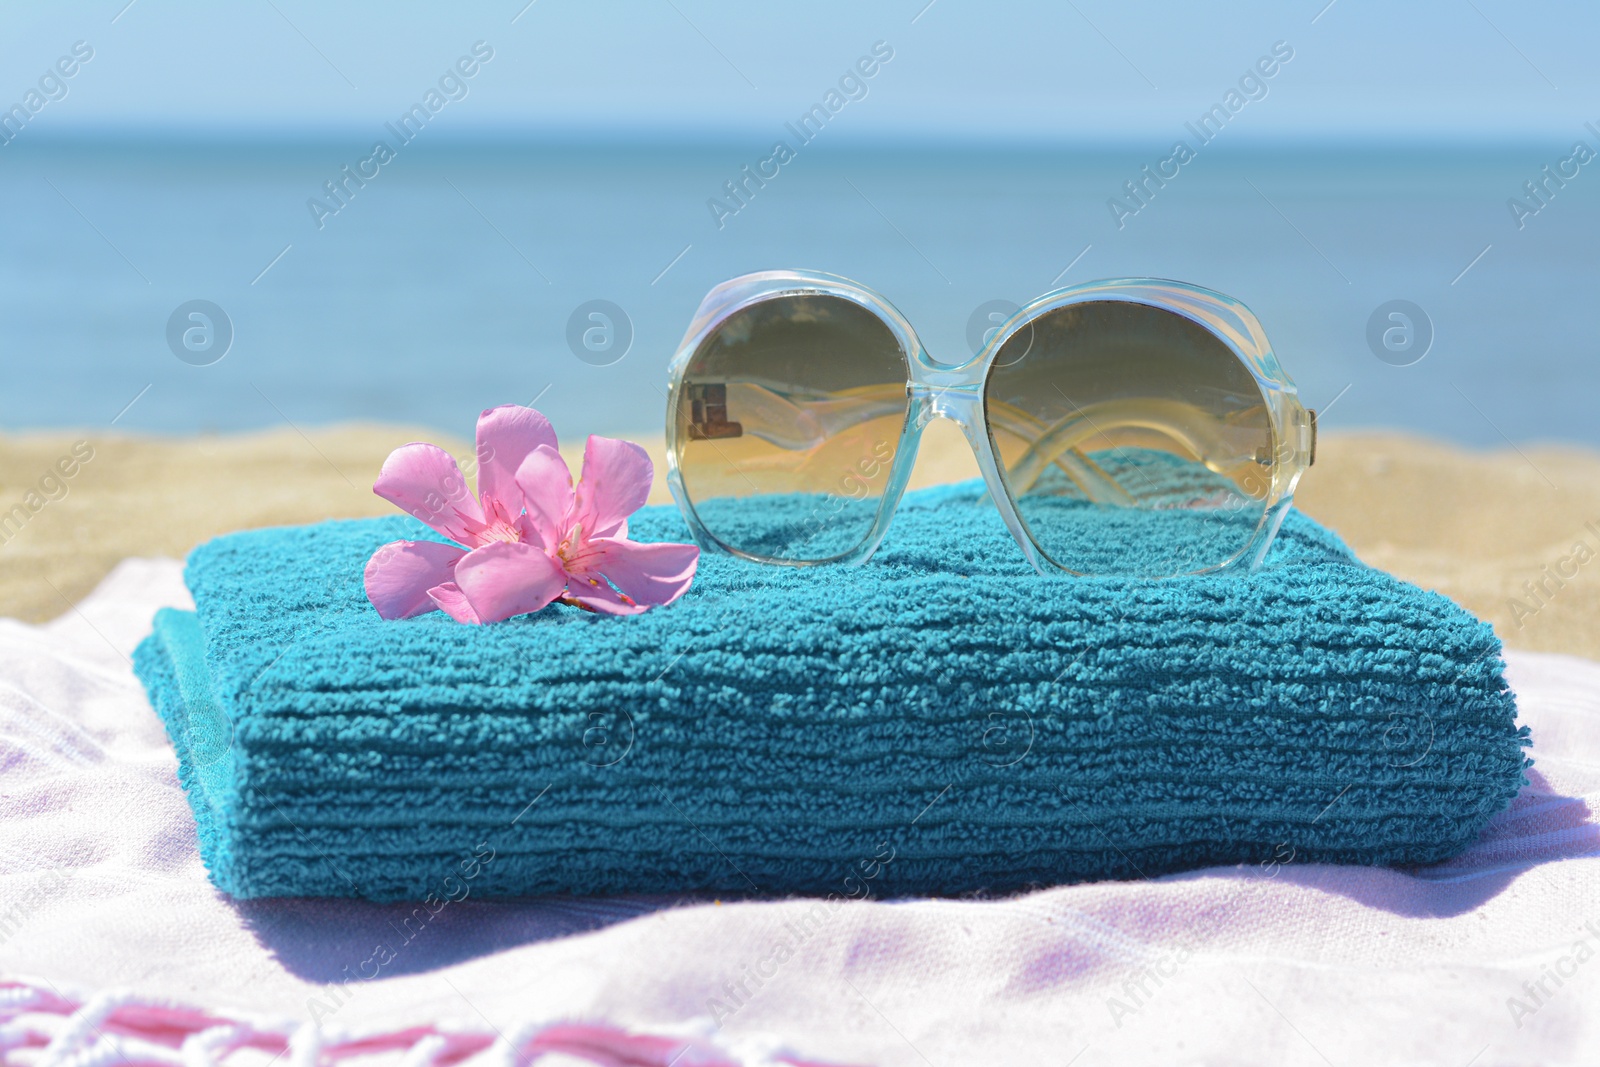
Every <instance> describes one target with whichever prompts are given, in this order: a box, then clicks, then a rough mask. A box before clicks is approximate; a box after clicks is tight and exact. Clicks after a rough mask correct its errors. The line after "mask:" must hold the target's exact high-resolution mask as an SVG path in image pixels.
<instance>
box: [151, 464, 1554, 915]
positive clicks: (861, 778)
mask: <svg viewBox="0 0 1600 1067" xmlns="http://www.w3.org/2000/svg"><path fill="white" fill-rule="evenodd" d="M631 529H632V536H633V537H635V538H636V539H639V540H647V541H648V540H681V539H682V538H683V536H684V531H683V524H682V520H681V519H680V518H679V516H678V515H677V513H676V511H675V510H673V509H671V508H647V509H645V510H643V511H641V512H639V513H638V514H637V515H636V516H635V517H634V520H633V522H632V523H631ZM433 536H434V535H433V534H431V533H430V532H429V531H427V530H426V529H425V528H424V527H423V526H422V525H421V524H419V523H417V522H415V521H414V520H412V519H409V518H404V517H396V518H392V519H366V520H347V521H337V522H326V523H322V524H320V525H316V526H308V527H299V528H285V529H273V530H257V531H250V532H246V533H237V534H230V535H228V536H226V537H222V538H219V539H217V540H215V541H212V542H209V543H207V544H205V545H202V546H201V547H199V548H197V549H195V551H194V553H193V554H192V555H191V556H190V558H189V564H188V570H187V572H186V573H187V580H188V583H189V587H190V589H191V590H192V591H193V593H194V598H195V603H196V607H197V610H196V612H194V613H188V612H181V611H173V610H163V611H162V612H161V613H160V614H159V615H158V616H157V617H156V623H155V630H154V632H153V633H152V634H151V635H150V637H148V638H147V639H146V640H145V641H144V643H143V644H141V645H140V646H139V649H138V651H137V653H136V655H135V667H136V669H137V671H138V674H139V676H140V678H142V679H143V681H144V683H145V685H146V687H147V688H148V690H149V693H150V698H151V701H152V703H153V704H154V705H155V708H156V710H157V712H158V713H159V714H160V715H161V717H162V719H163V720H164V721H165V722H166V725H167V729H168V731H169V733H170V734H171V736H172V739H173V742H174V745H175V747H176V749H177V753H178V759H179V767H180V776H181V778H182V782H183V785H184V788H185V789H186V790H187V791H188V795H189V799H190V802H191V804H192V805H193V807H194V811H195V817H196V820H197V822H198V824H199V831H200V847H201V853H202V855H203V856H204V859H205V862H206V865H207V868H208V869H209V871H210V872H211V877H212V879H213V881H214V882H215V883H216V884H217V886H218V887H219V888H221V889H223V890H225V891H226V892H228V893H230V894H232V895H234V896H236V897H264V896H309V895H338V896H360V897H370V898H374V899H401V898H413V899H419V898H423V897H426V896H438V897H448V896H454V895H455V894H456V893H458V892H463V893H464V892H472V893H474V894H479V895H482V894H484V893H498V894H534V893H581V894H612V893H679V892H687V891H692V890H703V891H709V892H720V893H725V894H750V893H762V894H784V893H818V894H821V893H838V894H841V895H845V896H858V895H864V894H866V893H869V892H870V893H872V894H873V895H876V896H884V895H897V894H921V893H936V894H949V893H965V892H970V891H979V890H988V891H1004V890H1010V889H1016V888H1019V887H1024V886H1029V885H1034V884H1042V883H1057V882H1068V881H1076V880H1083V879H1093V878H1109V877H1138V876H1141V875H1156V874H1160V873H1163V872H1170V871H1177V870H1182V869H1188V868H1195V867H1201V866H1206V865H1212V864H1234V863H1262V864H1268V865H1276V864H1280V863H1285V862H1305V861H1316V862H1335V863H1361V864H1402V863H1426V862H1430V861H1435V860H1440V859H1443V858H1445V857H1447V856H1450V855H1451V854H1453V853H1455V852H1457V851H1459V850H1460V849H1462V848H1463V847H1465V846H1466V845H1467V844H1468V843H1469V842H1470V841H1471V840H1472V839H1473V837H1474V836H1475V835H1476V834H1477V833H1478V831H1479V829H1480V828H1481V827H1482V826H1483V824H1484V823H1485V821H1486V820H1488V819H1489V817H1490V816H1491V815H1492V814H1494V813H1495V812H1496V811H1499V810H1500V809H1501V808H1503V807H1505V806H1506V804H1507V803H1509V801H1510V799H1511V797H1512V796H1513V795H1514V794H1515V793H1516V791H1517V789H1518V787H1519V785H1520V784H1521V783H1522V780H1523V779H1522V770H1523V767H1524V764H1525V760H1524V756H1523V748H1524V746H1525V745H1526V743H1527V739H1526V730H1519V729H1518V727H1517V726H1516V723H1515V714H1516V712H1515V706H1514V701H1513V697H1512V694H1511V693H1510V692H1509V691H1508V690H1507V688H1506V686H1505V683H1504V681H1503V679H1502V676H1501V663H1500V658H1499V654H1498V653H1499V644H1498V642H1497V641H1496V640H1495V638H1494V635H1493V632H1492V631H1491V629H1490V628H1489V626H1488V625H1487V624H1485V623H1483V622H1480V621H1478V620H1477V619H1475V618H1473V617H1472V616H1471V615H1469V614H1467V613H1466V612H1465V611H1463V610H1462V609H1460V608H1459V607H1457V606H1456V605H1454V604H1453V603H1451V602H1450V601H1449V600H1447V599H1445V598H1444V597H1442V596H1438V595H1436V594H1433V593H1427V592H1423V591H1421V590H1418V589H1416V588H1414V587H1412V586H1409V585H1406V584H1405V583H1403V582H1400V581H1397V580H1396V579H1394V578H1392V577H1390V576H1388V575H1386V574H1383V573H1382V572H1379V571H1376V570H1372V569H1369V568H1367V567H1365V566H1363V565H1362V564H1360V563H1359V562H1357V561H1356V560H1354V559H1353V558H1352V556H1351V555H1350V553H1349V552H1348V550H1347V549H1345V547H1344V546H1343V545H1342V544H1340V543H1339V541H1338V539H1337V538H1335V537H1334V536H1333V535H1332V534H1330V533H1329V532H1327V531H1326V530H1324V529H1323V528H1321V527H1320V526H1318V525H1317V524H1316V523H1314V522H1312V521H1311V520H1309V519H1307V518H1305V517H1303V516H1300V515H1296V514H1291V515H1290V516H1289V519H1288V521H1287V523H1286V524H1285V526H1284V529H1283V533H1282V535H1281V536H1280V537H1279V538H1278V541H1277V543H1276V545H1275V546H1274V548H1273V552H1272V555H1271V557H1270V559H1269V561H1268V564H1267V565H1266V566H1265V567H1264V568H1263V569H1262V570H1260V571H1259V572H1257V573H1255V574H1248V575H1245V574H1238V575H1214V576H1201V577H1193V578H1181V579H1173V580H1168V581H1160V582H1139V581H1131V580H1115V579H1087V578H1069V577H1044V578H1041V577H1038V576H1036V575H1035V574H1034V573H1033V572H1032V571H1031V570H1029V569H1028V567H1027V565H1026V563H1025V562H1024V561H1023V559H1022V556H1021V553H1020V552H1019V551H1018V550H1017V548H1016V546H1015V544H1014V543H1013V542H1012V541H1011V539H1010V537H1009V535H1008V534H1007V533H1006V531H1005V528H1004V527H1003V526H1002V525H1001V523H1000V521H999V518H998V516H997V515H996V513H995V511H994V509H993V507H992V506H990V505H987V504H984V503H982V502H980V501H979V500H978V493H977V490H976V489H975V488H973V487H972V486H970V485H969V486H956V487H949V488H945V489H939V490H928V491H924V492H921V493H912V494H910V495H909V496H908V497H907V499H906V501H905V502H904V504H903V505H902V507H901V510H900V513H899V515H898V516H897V518H896V520H895V525H894V529H893V530H892V531H891V533H890V535H889V540H888V542H887V543H886V544H885V546H884V548H883V549H882V550H881V551H880V552H879V553H878V555H877V556H876V557H875V558H874V559H873V560H872V561H871V562H870V563H869V564H867V565H866V566H863V567H813V568H798V569H797V568H785V567H770V566H758V565H754V564H749V563H745V562H741V561H738V560H735V559H731V558H727V557H719V556H711V555H708V556H705V557H703V558H702V561H701V567H700V573H699V576H698V577H697V578H696V580H695V583H694V586H693V588H692V589H691V590H690V591H689V592H688V594H686V595H685V596H684V597H683V599H682V600H680V601H679V602H677V603H676V604H673V605H671V606H669V607H666V608H658V609H656V610H653V611H649V612H647V613H645V614H643V615H640V616H636V617H631V618H616V617H608V616H597V615H591V614H588V613H585V612H583V611H579V610H577V609H575V608H571V607H567V606H563V605H552V606H551V607H548V608H546V609H545V610H543V611H541V612H538V613H537V614H534V615H528V616H522V617H519V618H516V619H512V620H510V621H508V622H505V623H499V624H495V625H491V626H483V627H478V626H464V625H460V624H458V623H455V622H453V621H451V620H450V619H448V618H447V617H445V616H444V615H443V614H442V613H437V612H435V613H433V614H431V615H426V616H422V617H419V618H416V619H410V620H405V621H395V622H385V621H383V620H381V619H379V618H378V616H377V613H376V612H375V611H373V609H372V608H371V606H370V605H369V604H368V603H367V601H366V598H365V595H364V593H363V590H362V578H361V575H362V568H363V565H364V564H365V563H366V560H367V557H368V556H369V555H371V554H372V552H373V550H375V549H376V548H377V547H378V546H379V545H382V544H384V543H385V542H388V541H392V540H395V539H397V538H402V537H410V538H427V537H433Z"/></svg>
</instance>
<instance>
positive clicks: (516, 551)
mask: <svg viewBox="0 0 1600 1067" xmlns="http://www.w3.org/2000/svg"><path fill="white" fill-rule="evenodd" d="M456 585H458V586H459V587H460V588H461V591H462V592H463V593H465V594H466V597H467V600H468V601H469V602H470V603H471V605H472V610H473V611H474V612H476V613H477V616H478V618H480V619H482V620H483V621H484V622H499V621H501V620H502V619H509V618H511V616H513V615H522V614H524V613H526V612H529V611H538V610H539V609H540V608H542V607H544V606H545V605H546V604H548V603H550V601H552V600H554V599H555V598H556V597H558V596H560V595H561V593H562V591H563V590H565V589H566V587H567V575H566V572H564V571H563V570H562V569H561V568H560V566H558V565H557V564H556V562H555V561H554V560H552V559H551V558H550V557H549V556H547V555H545V553H544V551H543V550H542V549H540V548H539V547H538V546H537V545H530V544H526V543H521V542H517V543H513V542H510V541H496V542H495V543H493V544H489V545H484V546H483V547H482V548H475V549H473V550H472V551H471V552H468V553H467V554H466V555H465V556H463V557H462V559H461V562H460V563H457V564H456Z"/></svg>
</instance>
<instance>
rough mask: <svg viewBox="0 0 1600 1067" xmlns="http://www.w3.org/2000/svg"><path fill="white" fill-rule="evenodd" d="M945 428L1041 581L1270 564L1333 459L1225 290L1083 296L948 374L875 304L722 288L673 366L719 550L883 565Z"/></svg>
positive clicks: (705, 534) (676, 460)
mask: <svg viewBox="0 0 1600 1067" xmlns="http://www.w3.org/2000/svg"><path fill="white" fill-rule="evenodd" d="M936 418H946V419H950V420H952V421H953V422H955V423H956V424H957V425H958V426H960V428H961V430H962V432H963V434H964V435H965V436H966V439H967V441H968V443H969V444H970V445H971V446H972V450H973V452H974V453H975V454H976V456H977V460H978V469H979V471H980V472H981V474H982V476H983V487H982V488H978V487H977V485H976V483H974V485H973V486H972V495H973V496H974V497H975V498H976V497H981V496H985V495H986V496H987V497H988V498H989V499H990V500H992V501H993V503H994V506H995V507H996V508H997V509H998V510H999V512H1000V516H1001V518H1002V519H1004V520H1005V524H1006V526H1007V527H1008V528H1009V529H1010V531H1011V535H1012V536H1013V537H1014V538H1015V539H1016V542H1017V544H1018V545H1019V546H1021V548H1022V552H1023V554H1024V555H1025V556H1026V557H1027V558H1028V560H1029V562H1030V563H1032V564H1033V566H1034V568H1035V569H1036V570H1039V571H1040V572H1041V573H1044V572H1048V571H1052V570H1054V571H1064V572H1067V573H1070V574H1097V575H1123V576H1131V577H1143V578H1160V577H1168V576H1172V575H1179V574H1194V573H1201V572H1206V571H1215V570H1222V569H1225V568H1241V567H1242V568H1248V569H1254V568H1255V567H1257V566H1259V565H1260V564H1261V561H1262V560H1263V559H1264V558H1265V556H1266V553H1267V549H1268V548H1269V547H1270V546H1271V544H1272V539H1273V536H1274V535H1275V534H1276V533H1277V531H1278V527H1279V525H1280V524H1281V523H1282V522H1283V519H1284V516H1285V515H1286V514H1287V513H1288V510H1289V507H1290V503H1291V501H1292V499H1293V495H1294V488H1295V483H1296V482H1297V481H1298V480H1299V478H1300V475H1301V474H1302V473H1303V472H1304V471H1305V468H1306V467H1308V466H1310V465H1311V462H1312V459H1313V456H1314V452H1315V446H1316V413H1315V412H1312V411H1308V410H1307V409H1306V408H1304V407H1302V406H1301V404H1300V401H1299V398H1298V396H1297V395H1296V390H1295V387H1294V383H1293V382H1292V381H1290V379H1289V376H1288V375H1287V374H1285V373H1284V371H1283V368H1282V367H1281V366H1279V365H1278V360H1277V358H1276V357H1275V356H1274V355H1273V353H1272V348H1271V346H1270V345H1269V344H1268V342H1267V337H1266V334H1265V332H1263V330H1262V328H1261V324H1260V323H1259V322H1258V321H1257V320H1256V317H1255V315H1253V314H1251V312H1250V310H1249V309H1248V308H1246V307H1245V306H1244V305H1242V304H1240V303H1239V302H1238V301H1236V300H1233V299H1232V298H1230V297H1226V296H1223V295H1222V294H1221V293H1216V292H1212V291H1211V290H1209V289H1202V288H1200V287H1199V286H1194V285H1187V284H1185V283H1182V282H1172V281H1160V280H1156V279H1148V278H1139V279H1117V280H1112V281H1098V282H1088V283H1085V284H1083V285H1076V286H1072V287H1070V288H1067V289H1060V290H1057V291H1056V292H1053V293H1048V294H1046V295H1044V296H1041V297H1039V298H1038V299H1037V300H1035V301H1033V302H1032V303H1030V304H1028V305H1027V306H1026V307H1023V308H1021V309H1019V310H1018V311H1017V312H1016V313H1015V314H1013V315H1012V316H1011V317H1010V318H1009V319H1007V320H1006V321H1005V322H1004V323H1002V324H1001V325H1000V326H999V328H998V329H996V330H995V331H994V332H993V334H992V336H991V337H990V338H989V339H988V340H987V341H986V342H985V343H984V345H983V348H982V349H981V350H980V351H979V352H978V354H977V355H976V356H974V357H973V358H971V359H969V360H966V361H965V362H963V363H961V364H959V365H947V364H942V363H938V362H935V361H934V360H933V359H932V358H931V357H930V356H929V355H928V353H927V352H926V351H925V350H924V349H923V347H922V344H921V342H920V341H918V340H917V335H916V332H915V331H914V330H913V329H912V328H911V324H910V323H908V322H907V321H906V319H905V317H904V316H903V315H901V314H900V312H898V311H896V310H895V309H894V307H892V306H891V305H890V304H889V302H888V301H887V300H885V299H884V298H883V297H881V296H879V295H878V294H877V293H874V292H873V291H872V290H870V289H867V288H866V287H864V286H861V285H858V284H856V283H855V282H852V281H850V280H848V279H846V278H840V277H837V276H834V275H831V274H821V273H815V272H811V271H763V272H760V273H756V274H747V275H745V276H743V277H740V278H735V279H733V280H732V281H728V282H724V283H723V284H721V285H719V286H717V287H716V288H715V289H713V290H711V292H710V293H709V294H707V296H706V298H705V300H703V301H702V302H701V304H700V309H699V311H697V312H696V313H695V317H694V321H693V322H692V323H691V324H690V326H689V331H688V333H687V335H686V336H685V338H684V341H683V345H682V347H681V348H680V349H679V351H678V353H677V355H676V356H675V357H674V358H673V361H672V365H671V390H670V392H669V395H668V400H667V457H668V468H669V470H668V483H669V485H670V487H671V489H672V494H673V497H674V498H675V499H676V500H677V502H678V506H679V507H680V508H681V509H682V511H683V515H684V518H685V519H686V520H687V521H688V523H689V528H690V529H691V531H693V534H694V537H695V539H696V540H697V541H698V542H699V543H700V544H701V546H702V547H704V548H706V549H710V550H720V551H725V552H730V553H732V554H734V555H737V556H742V557H744V558H746V559H751V560H756V561H759V562H763V563H777V564H788V565H805V564H814V563H830V562H842V563H862V562H865V561H866V560H867V559H868V558H869V557H871V555H872V553H873V552H874V551H875V550H876V549H877V547H878V545H879V544H880V543H881V542H882V541H883V538H884V535H885V534H887V533H888V530H889V522H890V519H891V518H892V517H893V515H894V512H895V508H896V506H897V505H898V504H899V502H900V497H901V495H902V494H903V493H904V491H905V488H906V484H907V482H908V481H909V479H910V477H911V469H912V466H913V465H914V463H915V462H916V456H917V446H918V443H919V441H920V439H921V435H922V431H923V428H924V427H925V426H927V425H928V423H930V422H931V421H932V420H934V419H936Z"/></svg>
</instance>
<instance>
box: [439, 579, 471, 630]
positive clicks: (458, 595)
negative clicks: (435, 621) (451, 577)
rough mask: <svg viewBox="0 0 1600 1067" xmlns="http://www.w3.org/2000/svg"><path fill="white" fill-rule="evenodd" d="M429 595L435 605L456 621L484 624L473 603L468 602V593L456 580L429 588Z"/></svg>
mask: <svg viewBox="0 0 1600 1067" xmlns="http://www.w3.org/2000/svg"><path fill="white" fill-rule="evenodd" d="M428 596H429V597H430V598H432V600H433V604H434V607H436V608H438V609H439V610H440V611H442V612H444V613H445V614H446V615H448V616H450V617H451V618H452V619H454V620H456V622H464V623H470V624H471V625H473V626H481V625H482V624H483V620H482V619H480V618H478V613H477V612H476V611H473V610H472V605H471V604H470V603H468V602H467V594H465V593H463V592H462V591H461V587H460V586H459V585H457V584H456V583H455V582H445V583H444V584H443V585H436V586H434V587H433V588H432V589H430V590H428Z"/></svg>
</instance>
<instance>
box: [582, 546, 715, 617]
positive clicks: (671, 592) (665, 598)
mask: <svg viewBox="0 0 1600 1067" xmlns="http://www.w3.org/2000/svg"><path fill="white" fill-rule="evenodd" d="M699 565H700V549H699V548H697V547H695V546H694V545H679V544H670V543H659V544H654V543H644V542H640V541H629V540H627V539H625V538H620V537H615V538H610V537H608V538H597V539H595V540H592V541H590V542H589V543H588V545H586V546H585V551H584V553H583V555H582V557H581V566H582V567H583V568H584V570H585V571H589V572H594V573H599V574H602V575H604V576H605V577H606V579H607V580H609V581H610V582H611V584H612V585H614V586H616V587H617V588H618V589H619V590H621V591H622V592H623V593H624V594H625V595H626V596H627V597H628V598H629V599H631V600H633V601H635V602H636V603H638V604H642V605H644V606H645V607H654V606H656V605H660V604H670V603H672V602H673V601H674V600H676V599H678V598H679V597H680V596H682V595H683V594H684V591H685V590H687V589H688V588H689V583H690V582H692V581H694V572H695V568H696V567H698V566H699ZM579 584H580V583H579V582H578V581H574V582H573V583H572V586H573V587H574V588H576V587H577V586H578V585H579ZM581 584H583V585H588V584H589V583H588V582H587V581H583V582H582V583H581ZM591 588H592V587H591Z"/></svg>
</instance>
